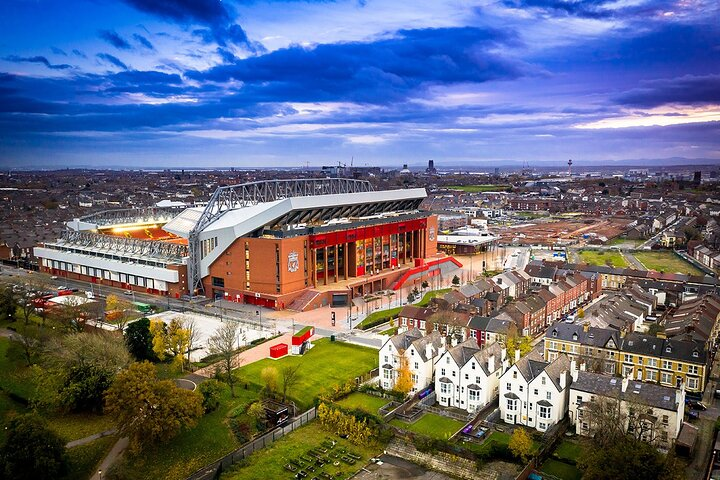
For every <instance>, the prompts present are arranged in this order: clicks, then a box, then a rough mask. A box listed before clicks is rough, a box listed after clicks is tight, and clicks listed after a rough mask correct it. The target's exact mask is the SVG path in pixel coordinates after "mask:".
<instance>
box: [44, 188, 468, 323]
mask: <svg viewBox="0 0 720 480" xmlns="http://www.w3.org/2000/svg"><path fill="white" fill-rule="evenodd" d="M426 195H427V194H426V192H425V189H423V188H415V189H405V190H382V191H374V190H373V188H372V186H371V184H370V183H369V182H367V181H362V180H352V179H341V178H331V179H321V180H318V179H308V180H271V181H261V182H252V183H246V184H241V185H233V186H224V187H219V188H218V189H217V190H216V191H215V193H214V194H213V196H212V197H211V199H210V201H209V202H208V203H207V204H206V205H204V206H193V207H189V208H188V207H184V206H183V207H178V206H173V207H169V208H159V207H153V208H144V209H121V210H108V211H104V212H99V213H95V214H92V215H89V216H86V217H83V218H80V219H75V220H72V221H70V222H67V224H66V225H67V227H68V228H67V231H66V232H65V234H64V235H63V237H62V238H60V239H58V240H57V241H55V242H52V243H46V244H44V245H43V246H40V247H36V248H35V255H36V256H37V257H38V258H39V259H40V264H41V268H42V270H43V271H45V272H47V273H50V274H52V275H57V276H63V277H68V278H73V279H78V280H84V281H88V282H93V283H99V284H105V285H112V286H116V287H121V288H125V289H132V290H136V291H142V292H147V293H152V294H157V295H167V296H172V297H175V298H180V297H183V296H186V295H189V296H191V297H195V296H206V297H209V298H215V299H224V300H229V301H234V302H242V303H250V304H254V305H262V306H266V307H270V308H277V309H284V308H290V309H293V310H298V311H302V310H308V309H311V308H316V307H319V306H323V305H327V304H332V305H334V306H342V305H347V304H348V302H349V301H350V300H351V299H352V298H354V297H357V296H363V295H366V294H368V293H373V292H378V291H382V290H388V289H398V288H400V287H402V285H404V284H405V283H407V282H409V281H417V280H418V279H420V278H427V277H431V276H433V275H441V274H443V273H444V272H447V271H449V270H452V269H454V268H457V267H458V266H460V264H459V263H458V262H457V261H456V260H455V259H453V258H452V257H446V256H444V255H443V254H438V251H437V238H436V231H437V219H436V217H435V216H434V215H432V214H431V213H430V212H426V211H421V210H420V209H419V207H420V204H421V202H422V201H423V199H424V198H425V197H426Z"/></svg>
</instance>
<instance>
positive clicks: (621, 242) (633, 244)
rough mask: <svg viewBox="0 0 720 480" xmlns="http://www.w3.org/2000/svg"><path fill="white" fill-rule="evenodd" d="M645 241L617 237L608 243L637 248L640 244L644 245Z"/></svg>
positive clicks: (614, 245)
mask: <svg viewBox="0 0 720 480" xmlns="http://www.w3.org/2000/svg"><path fill="white" fill-rule="evenodd" d="M643 243H645V240H631V239H629V238H625V237H615V238H613V239H612V240H610V241H608V242H607V243H606V245H609V246H613V247H618V246H622V247H627V248H635V247H637V246H639V245H642V244H643Z"/></svg>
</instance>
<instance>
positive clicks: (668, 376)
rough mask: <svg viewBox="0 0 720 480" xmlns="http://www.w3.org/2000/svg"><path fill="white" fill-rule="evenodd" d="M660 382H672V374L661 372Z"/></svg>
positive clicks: (668, 383)
mask: <svg viewBox="0 0 720 480" xmlns="http://www.w3.org/2000/svg"><path fill="white" fill-rule="evenodd" d="M660 383H665V384H667V385H670V384H672V374H671V373H665V372H663V373H662V376H661V377H660Z"/></svg>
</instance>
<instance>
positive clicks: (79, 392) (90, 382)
mask: <svg viewBox="0 0 720 480" xmlns="http://www.w3.org/2000/svg"><path fill="white" fill-rule="evenodd" d="M112 381H113V372H111V371H108V370H105V369H103V368H100V367H97V366H95V365H90V364H85V365H76V366H73V367H70V369H69V370H68V371H67V372H65V375H64V378H63V384H62V386H61V387H60V391H59V392H58V393H59V395H58V398H59V399H60V401H61V402H62V404H63V405H64V406H65V407H67V408H68V409H70V410H72V411H101V410H102V407H103V395H104V394H105V391H106V390H107V389H108V388H110V385H112Z"/></svg>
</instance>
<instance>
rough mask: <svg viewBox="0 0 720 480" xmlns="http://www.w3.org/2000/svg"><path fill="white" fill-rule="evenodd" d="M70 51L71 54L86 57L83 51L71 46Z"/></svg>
mask: <svg viewBox="0 0 720 480" xmlns="http://www.w3.org/2000/svg"><path fill="white" fill-rule="evenodd" d="M72 53H73V55H75V56H76V57H80V58H87V55H85V54H84V53H83V52H81V51H80V50H78V49H77V48H73V51H72Z"/></svg>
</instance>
